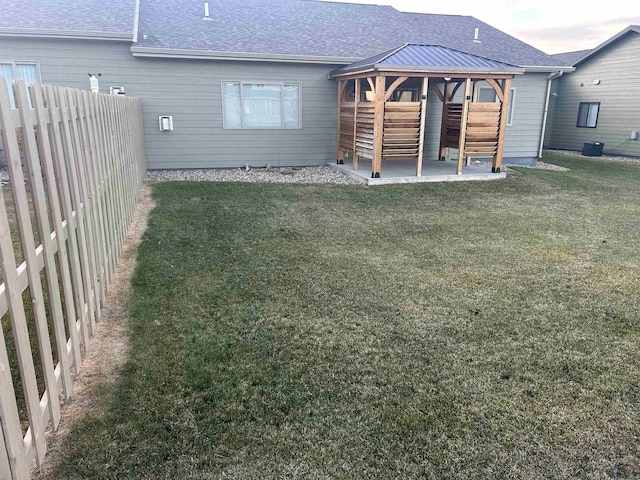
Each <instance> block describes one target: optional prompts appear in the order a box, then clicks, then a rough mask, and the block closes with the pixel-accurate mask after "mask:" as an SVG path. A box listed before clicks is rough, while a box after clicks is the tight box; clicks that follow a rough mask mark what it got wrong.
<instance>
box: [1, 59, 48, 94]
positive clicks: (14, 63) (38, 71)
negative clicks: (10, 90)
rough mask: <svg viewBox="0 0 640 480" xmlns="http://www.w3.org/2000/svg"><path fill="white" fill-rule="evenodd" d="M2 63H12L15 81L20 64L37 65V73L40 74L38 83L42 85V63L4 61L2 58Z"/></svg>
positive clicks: (33, 61)
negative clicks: (17, 67)
mask: <svg viewBox="0 0 640 480" xmlns="http://www.w3.org/2000/svg"><path fill="white" fill-rule="evenodd" d="M0 63H10V64H11V68H12V69H13V77H14V79H15V77H16V76H17V75H16V73H17V71H16V65H17V64H20V65H35V66H36V73H37V74H38V82H39V83H40V84H42V72H41V71H40V62H39V61H38V60H3V59H2V58H0ZM9 87H11V85H9Z"/></svg>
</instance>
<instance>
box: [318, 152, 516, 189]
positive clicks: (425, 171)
mask: <svg viewBox="0 0 640 480" xmlns="http://www.w3.org/2000/svg"><path fill="white" fill-rule="evenodd" d="M456 165H457V162H456V161H452V160H448V161H444V162H441V161H438V160H423V162H422V176H420V177H416V162H415V160H412V159H408V160H395V159H394V160H385V161H383V162H382V171H381V178H371V160H369V159H365V158H361V159H360V161H359V162H358V170H354V169H353V162H349V161H347V160H345V163H344V165H338V164H335V163H330V164H329V166H331V167H332V168H335V169H338V170H342V171H343V172H346V173H348V174H349V175H351V176H352V177H353V178H355V179H357V180H358V181H360V182H362V183H364V184H366V185H393V184H398V183H425V182H464V181H471V180H499V179H502V178H506V177H507V174H506V173H505V172H500V173H491V170H489V169H487V168H483V167H480V166H478V165H473V164H471V165H468V166H463V167H462V174H461V175H456Z"/></svg>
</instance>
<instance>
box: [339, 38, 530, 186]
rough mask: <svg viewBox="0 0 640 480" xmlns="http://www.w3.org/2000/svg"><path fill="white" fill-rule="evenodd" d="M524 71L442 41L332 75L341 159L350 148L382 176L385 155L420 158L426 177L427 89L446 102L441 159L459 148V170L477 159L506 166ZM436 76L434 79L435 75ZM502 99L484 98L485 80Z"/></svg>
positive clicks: (413, 46) (407, 47)
mask: <svg viewBox="0 0 640 480" xmlns="http://www.w3.org/2000/svg"><path fill="white" fill-rule="evenodd" d="M522 73H523V69H521V68H519V67H516V66H513V65H508V64H506V63H501V62H497V61H495V60H490V59H488V58H484V57H479V56H477V55H472V54H469V53H464V52H461V51H457V50H453V49H450V48H446V47H442V46H439V45H418V44H404V45H402V46H400V47H398V48H395V49H393V50H390V51H387V52H384V53H381V54H379V55H375V56H373V57H370V58H367V59H365V60H362V61H359V62H356V63H353V64H351V65H348V66H345V67H342V68H339V69H337V70H334V71H333V72H331V73H330V77H331V78H335V79H337V81H338V142H337V143H338V154H337V161H338V164H344V159H345V154H346V153H347V152H348V153H350V154H351V155H352V158H353V170H357V169H358V159H359V158H366V159H370V160H371V177H372V178H380V176H381V171H382V161H383V160H384V161H385V162H386V161H392V160H394V159H403V160H407V159H414V160H415V162H416V163H415V165H416V168H415V172H416V176H418V177H419V176H421V175H422V163H423V162H422V160H423V153H424V143H425V133H426V132H425V119H426V116H427V93H428V91H429V89H431V90H432V91H433V92H434V93H435V94H436V95H437V97H438V98H439V100H440V101H441V102H442V121H441V127H440V143H439V159H441V160H443V159H444V157H445V154H446V152H447V148H455V149H457V150H458V158H457V160H458V163H457V169H456V173H457V174H458V175H460V174H462V168H463V165H464V164H465V163H466V164H467V165H468V164H469V163H470V158H471V157H483V158H492V159H493V163H492V169H491V171H492V172H494V173H499V172H500V169H501V166H502V152H503V148H504V138H505V129H506V124H507V114H508V111H509V93H510V90H511V81H512V79H513V77H514V75H518V74H522ZM430 79H431V81H430ZM483 82H484V84H485V85H489V86H491V87H493V89H494V90H495V101H491V102H487V101H479V88H480V85H481V84H483Z"/></svg>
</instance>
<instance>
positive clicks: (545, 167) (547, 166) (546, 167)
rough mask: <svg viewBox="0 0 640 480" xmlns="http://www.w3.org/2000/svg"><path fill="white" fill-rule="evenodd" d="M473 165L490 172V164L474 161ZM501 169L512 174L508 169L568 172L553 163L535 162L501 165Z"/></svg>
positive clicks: (566, 169)
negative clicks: (520, 168)
mask: <svg viewBox="0 0 640 480" xmlns="http://www.w3.org/2000/svg"><path fill="white" fill-rule="evenodd" d="M474 163H475V165H477V166H478V167H482V168H486V169H488V170H491V166H492V164H491V162H481V161H479V160H478V161H476V162H474ZM502 167H503V168H504V170H505V171H506V172H507V173H509V172H511V173H514V172H513V170H511V169H510V168H509V167H522V168H534V169H537V170H555V171H557V172H567V171H569V169H568V168H565V167H561V166H560V165H554V164H553V163H544V162H540V161H539V162H537V163H536V164H535V165H518V164H516V163H503V164H502Z"/></svg>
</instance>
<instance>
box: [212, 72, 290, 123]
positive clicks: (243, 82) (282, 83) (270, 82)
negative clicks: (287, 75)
mask: <svg viewBox="0 0 640 480" xmlns="http://www.w3.org/2000/svg"><path fill="white" fill-rule="evenodd" d="M230 83H231V84H238V85H240V126H239V127H228V126H226V125H225V122H224V111H225V108H224V107H225V105H224V85H225V84H230ZM244 85H279V86H280V88H281V90H280V93H281V94H280V104H281V112H282V118H281V121H280V126H279V127H247V126H246V125H245V118H244V117H245V116H244V88H243V86H244ZM292 85H295V86H297V87H298V119H299V122H298V126H297V127H285V126H284V95H283V92H284V87H285V86H292ZM220 97H221V99H222V129H223V130H302V82H289V81H274V80H222V81H221V82H220Z"/></svg>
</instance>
